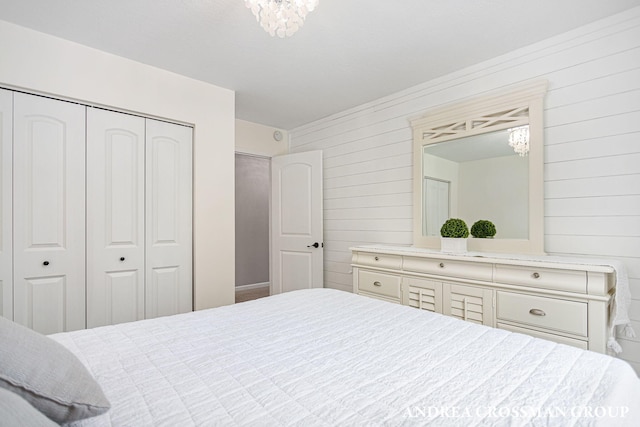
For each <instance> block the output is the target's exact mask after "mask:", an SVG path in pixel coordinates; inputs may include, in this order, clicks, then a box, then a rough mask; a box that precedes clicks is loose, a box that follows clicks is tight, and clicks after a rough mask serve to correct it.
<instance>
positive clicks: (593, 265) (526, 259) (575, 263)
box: [350, 245, 620, 273]
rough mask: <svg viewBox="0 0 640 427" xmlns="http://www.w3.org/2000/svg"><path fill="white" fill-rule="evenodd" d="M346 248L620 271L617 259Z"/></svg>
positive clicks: (537, 265)
mask: <svg viewBox="0 0 640 427" xmlns="http://www.w3.org/2000/svg"><path fill="white" fill-rule="evenodd" d="M350 249H351V251H353V252H369V253H378V254H387V255H400V256H412V257H421V258H437V259H447V260H458V261H469V262H477V263H490V264H507V265H518V266H531V267H545V268H556V269H566V270H582V271H593V272H599V273H614V272H616V270H617V269H618V268H620V262H619V261H617V260H608V259H598V258H587V257H584V258H583V257H566V256H554V255H526V254H502V253H489V252H465V253H462V254H453V253H444V252H440V251H437V250H435V249H426V248H417V247H413V246H391V245H363V246H355V247H352V248H350Z"/></svg>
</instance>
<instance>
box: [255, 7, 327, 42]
mask: <svg viewBox="0 0 640 427" xmlns="http://www.w3.org/2000/svg"><path fill="white" fill-rule="evenodd" d="M318 1H319V0H244V4H245V5H246V6H247V7H248V8H249V9H251V12H253V14H254V15H255V17H256V20H257V21H258V22H259V23H260V25H261V26H262V28H264V30H265V31H266V32H267V33H269V34H271V37H273V36H275V35H276V34H277V35H278V37H280V38H284V37H289V36H292V35H293V34H294V33H295V32H296V31H298V30H299V29H300V27H302V25H303V24H304V20H305V18H306V17H307V14H308V13H309V12H313V10H314V9H315V8H316V6H317V5H318Z"/></svg>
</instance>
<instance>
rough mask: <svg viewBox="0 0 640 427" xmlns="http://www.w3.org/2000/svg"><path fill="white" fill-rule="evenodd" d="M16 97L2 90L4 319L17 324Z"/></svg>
mask: <svg viewBox="0 0 640 427" xmlns="http://www.w3.org/2000/svg"><path fill="white" fill-rule="evenodd" d="M12 128H13V93H12V92H11V91H8V90H5V89H0V202H1V205H0V316H4V317H6V318H7V319H11V320H13V248H12V243H11V240H12V235H13V231H12V230H13V221H12V214H11V206H12V205H13V200H12V187H13V182H12V178H11V175H12V169H13V168H12V166H13V154H12V133H13V132H12Z"/></svg>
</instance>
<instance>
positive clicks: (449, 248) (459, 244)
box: [440, 237, 467, 254]
mask: <svg viewBox="0 0 640 427" xmlns="http://www.w3.org/2000/svg"><path fill="white" fill-rule="evenodd" d="M440 252H446V253H450V254H462V253H465V252H467V239H462V238H451V237H441V238H440Z"/></svg>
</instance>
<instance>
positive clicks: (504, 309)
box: [497, 291, 587, 337]
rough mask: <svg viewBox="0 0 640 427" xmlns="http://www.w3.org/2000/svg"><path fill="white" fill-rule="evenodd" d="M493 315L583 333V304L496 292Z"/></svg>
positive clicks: (585, 306) (555, 329) (532, 324)
mask: <svg viewBox="0 0 640 427" xmlns="http://www.w3.org/2000/svg"><path fill="white" fill-rule="evenodd" d="M497 306H498V307H497V309H498V310H497V318H498V319H501V320H507V321H512V322H517V323H522V324H525V325H531V326H537V327H541V328H545V329H549V330H554V331H559V332H565V333H570V334H574V335H579V336H583V337H586V336H587V304H586V303H584V302H577V301H567V300H563V299H555V298H547V297H538V296H533V295H525V294H518V293H514V292H503V291H498V292H497Z"/></svg>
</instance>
